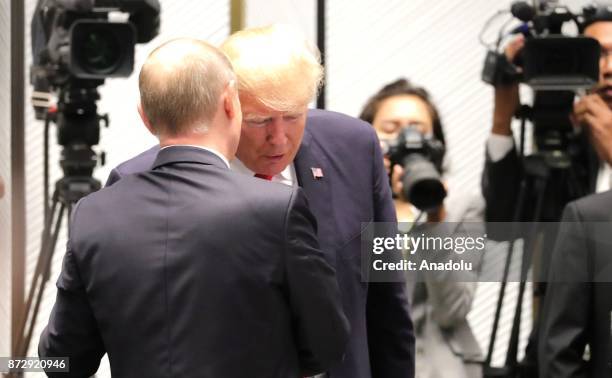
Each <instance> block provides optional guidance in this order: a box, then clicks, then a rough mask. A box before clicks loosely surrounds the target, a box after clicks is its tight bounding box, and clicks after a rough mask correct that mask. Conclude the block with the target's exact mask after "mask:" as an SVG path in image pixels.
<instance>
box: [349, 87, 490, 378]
mask: <svg viewBox="0 0 612 378" xmlns="http://www.w3.org/2000/svg"><path fill="white" fill-rule="evenodd" d="M360 118H361V119H363V120H365V121H367V122H370V123H371V124H372V125H373V126H374V128H375V129H376V133H377V135H378V137H379V139H380V141H381V145H382V146H383V151H386V155H385V157H384V159H385V167H386V168H387V171H388V172H391V173H392V174H391V177H392V179H391V182H392V187H393V194H394V202H395V207H396V211H397V217H398V220H399V221H400V222H412V221H414V220H416V219H417V218H419V215H418V213H419V212H420V210H419V209H418V208H416V207H415V206H414V205H413V204H412V203H410V202H409V201H408V200H407V199H406V196H405V195H404V193H403V183H402V181H403V180H402V179H403V176H405V175H410V174H411V172H410V168H408V170H407V171H404V168H403V167H401V163H398V164H394V163H395V162H394V161H393V160H394V159H392V157H391V156H390V155H389V152H390V150H392V149H393V148H396V147H397V145H398V144H400V143H404V142H405V140H404V139H402V138H403V137H401V136H400V135H401V134H402V133H405V132H406V130H407V129H409V128H410V129H412V131H415V132H418V135H421V136H422V137H423V139H425V140H429V141H436V142H438V143H437V145H438V146H441V147H442V148H438V150H439V151H438V152H437V153H433V154H432V155H434V156H431V160H432V163H433V165H434V166H435V169H436V170H437V171H438V173H439V174H442V173H443V171H444V169H443V167H444V166H445V165H447V162H445V161H444V155H445V145H446V143H445V138H444V131H443V128H442V122H441V120H440V116H439V112H438V110H437V108H436V106H435V104H434V103H433V102H432V100H431V98H430V96H429V93H428V92H427V91H426V90H425V89H424V88H422V87H417V86H414V85H413V84H412V83H410V82H409V81H408V80H406V79H403V78H402V79H398V80H396V81H394V82H392V83H389V84H387V85H385V86H384V87H383V88H381V89H380V90H379V91H378V93H376V94H375V95H374V96H372V97H371V98H370V99H369V100H368V102H367V103H366V105H365V106H364V108H363V110H362V112H361V115H360ZM414 135H417V134H414ZM398 138H399V141H398ZM408 138H409V137H408ZM433 148H434V149H436V147H433ZM407 166H408V167H410V165H409V164H408V165H407ZM444 186H445V187H446V184H444ZM445 189H446V190H447V191H448V192H449V193H453V194H452V195H451V194H449V195H448V196H447V197H446V198H445V200H444V201H443V203H442V204H440V206H437V207H436V208H435V209H433V210H429V211H426V214H427V221H428V222H429V223H436V222H442V221H448V222H457V223H454V224H452V225H451V226H452V227H453V228H455V227H456V226H457V225H458V224H459V223H460V222H479V223H480V222H481V221H482V212H483V201H482V199H481V198H480V196H470V195H467V194H465V193H463V194H462V193H460V191H450V190H448V188H445ZM401 228H402V227H400V229H401ZM446 273H448V272H446ZM476 279H477V272H473V274H472V275H471V277H470V281H471V282H457V281H456V278H453V277H452V275H448V274H444V275H440V274H435V273H432V274H429V272H427V273H425V274H423V276H422V277H420V278H419V279H418V280H417V282H416V284H415V282H414V280H412V281H413V282H408V284H407V286H408V292H409V295H410V296H411V300H412V317H413V322H414V326H415V335H416V377H442V376H443V377H481V376H482V372H481V367H480V364H479V363H478V362H476V360H477V359H478V358H479V357H480V356H481V351H480V347H479V345H478V343H477V341H476V339H475V337H474V335H473V333H472V330H471V329H470V326H469V324H468V322H467V319H466V316H467V314H468V312H469V311H470V309H471V306H472V302H473V299H474V294H475V292H476V286H477V284H476V282H475V281H476Z"/></svg>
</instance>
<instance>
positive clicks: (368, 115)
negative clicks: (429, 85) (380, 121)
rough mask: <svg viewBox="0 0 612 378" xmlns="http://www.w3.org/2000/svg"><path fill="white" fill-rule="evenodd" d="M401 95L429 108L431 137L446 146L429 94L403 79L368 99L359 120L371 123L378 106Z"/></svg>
mask: <svg viewBox="0 0 612 378" xmlns="http://www.w3.org/2000/svg"><path fill="white" fill-rule="evenodd" d="M401 95H410V96H416V97H418V98H420V99H421V100H422V101H423V102H424V103H425V105H426V106H427V108H429V113H430V114H431V120H432V124H433V135H434V137H435V138H436V139H437V140H439V141H440V142H442V144H444V145H446V141H445V140H444V131H443V130H442V121H440V115H439V113H438V109H437V108H436V106H435V105H434V103H433V102H432V101H431V99H430V96H429V93H428V92H427V90H425V88H423V87H417V86H414V85H412V83H410V81H408V80H406V79H403V78H402V79H398V80H396V81H394V82H392V83H389V84H387V85H385V86H384V87H382V88H381V89H380V90H379V91H378V93H376V94H375V95H374V96H372V97H370V99H369V100H368V102H367V103H366V104H365V105H364V107H363V109H362V110H361V114H360V115H359V118H361V119H362V120H364V121H366V122H369V123H373V122H374V117H376V113H378V109H379V108H380V104H381V103H382V102H383V101H385V100H386V99H388V98H390V97H394V96H401Z"/></svg>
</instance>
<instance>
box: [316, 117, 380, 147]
mask: <svg viewBox="0 0 612 378" xmlns="http://www.w3.org/2000/svg"><path fill="white" fill-rule="evenodd" d="M306 128H307V130H308V131H309V132H310V133H312V134H314V135H321V136H324V137H334V136H341V137H344V138H351V139H365V140H371V138H372V136H373V135H375V133H374V128H373V127H372V125H370V124H369V123H367V122H365V121H363V120H361V119H358V118H355V117H351V116H349V115H346V114H342V113H338V112H333V111H330V110H321V109H311V110H309V111H308V119H307V121H306Z"/></svg>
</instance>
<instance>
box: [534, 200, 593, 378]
mask: <svg viewBox="0 0 612 378" xmlns="http://www.w3.org/2000/svg"><path fill="white" fill-rule="evenodd" d="M579 220H580V219H579V215H578V209H577V207H576V204H575V203H570V205H568V206H567V207H566V209H565V211H564V213H563V223H561V226H560V229H559V234H558V235H559V236H558V238H557V242H556V245H555V249H554V252H553V259H552V261H551V264H552V265H551V267H550V279H549V281H550V282H549V284H548V286H547V291H546V295H545V296H544V298H545V301H544V309H543V313H542V317H541V319H542V326H541V329H540V337H539V340H540V343H539V353H538V358H539V366H540V376H541V377H555V378H561V377H583V376H584V377H586V370H585V367H586V365H585V362H584V361H583V359H582V356H583V354H584V348H585V345H586V343H587V334H588V332H587V330H588V323H589V319H590V310H589V309H590V308H591V305H590V303H591V285H592V284H591V283H589V280H590V279H589V275H588V261H587V258H588V254H589V249H588V245H587V239H586V238H587V235H586V233H585V232H584V229H583V223H579Z"/></svg>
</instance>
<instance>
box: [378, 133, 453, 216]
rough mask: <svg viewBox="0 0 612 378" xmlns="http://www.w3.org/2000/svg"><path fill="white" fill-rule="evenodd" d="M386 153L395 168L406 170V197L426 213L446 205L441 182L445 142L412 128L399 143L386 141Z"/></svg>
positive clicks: (397, 140) (401, 137)
mask: <svg viewBox="0 0 612 378" xmlns="http://www.w3.org/2000/svg"><path fill="white" fill-rule="evenodd" d="M383 153H384V154H385V155H386V156H389V159H390V160H391V167H393V166H394V165H396V164H399V165H400V166H402V167H403V168H404V172H406V174H405V175H404V177H403V184H404V188H403V194H404V197H405V198H406V199H407V200H408V202H410V203H412V204H413V205H414V206H415V207H417V208H418V209H419V210H422V211H431V210H434V209H436V208H437V207H439V206H440V205H441V204H442V201H443V200H444V197H446V189H445V188H444V185H443V184H442V182H441V181H440V172H441V170H442V158H443V156H444V145H443V144H442V142H440V141H438V140H436V139H435V138H432V137H427V136H425V135H423V134H422V133H421V132H420V131H419V130H418V129H417V128H416V127H411V126H410V125H408V127H404V128H402V130H401V132H400V133H399V135H398V136H397V138H396V139H395V140H392V141H383Z"/></svg>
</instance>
